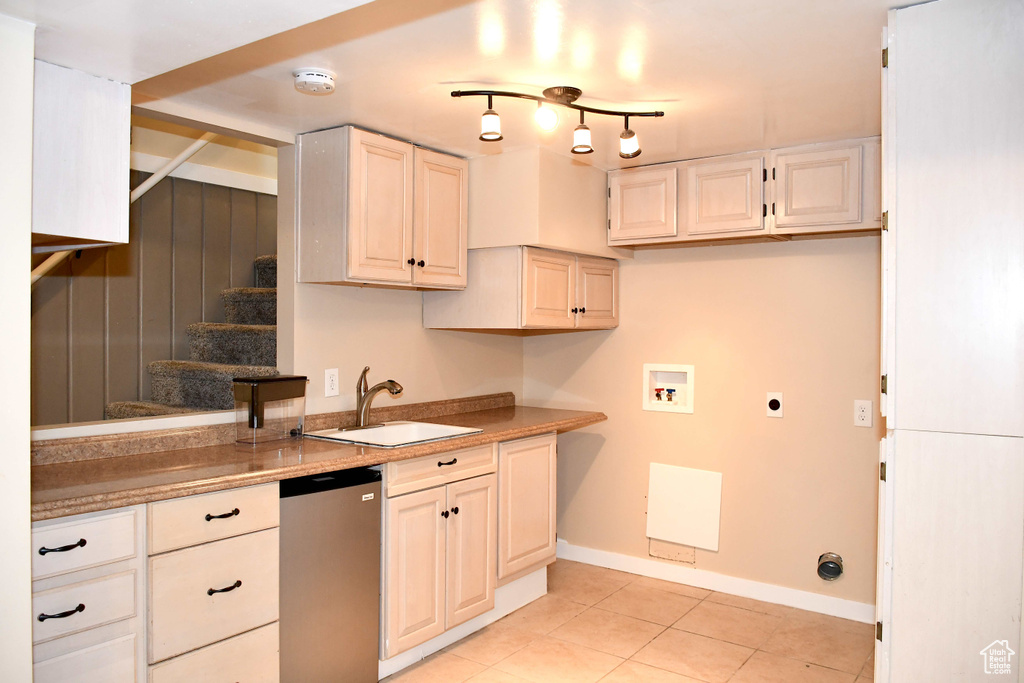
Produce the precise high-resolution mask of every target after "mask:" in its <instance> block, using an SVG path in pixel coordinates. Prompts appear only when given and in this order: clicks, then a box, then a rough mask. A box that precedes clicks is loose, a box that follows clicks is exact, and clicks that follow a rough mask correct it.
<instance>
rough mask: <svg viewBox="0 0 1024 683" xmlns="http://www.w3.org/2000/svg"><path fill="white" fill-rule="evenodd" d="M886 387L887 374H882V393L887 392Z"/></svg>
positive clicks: (887, 382)
mask: <svg viewBox="0 0 1024 683" xmlns="http://www.w3.org/2000/svg"><path fill="white" fill-rule="evenodd" d="M888 389H889V376H888V375H882V393H883V394H888Z"/></svg>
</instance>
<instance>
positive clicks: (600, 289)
mask: <svg viewBox="0 0 1024 683" xmlns="http://www.w3.org/2000/svg"><path fill="white" fill-rule="evenodd" d="M573 308H575V309H576V327H577V328H579V329H595V330H597V329H607V328H611V327H617V326H618V324H619V262H618V261H615V260H613V259H604V258H590V257H587V256H577V257H576V305H575V306H574V307H573Z"/></svg>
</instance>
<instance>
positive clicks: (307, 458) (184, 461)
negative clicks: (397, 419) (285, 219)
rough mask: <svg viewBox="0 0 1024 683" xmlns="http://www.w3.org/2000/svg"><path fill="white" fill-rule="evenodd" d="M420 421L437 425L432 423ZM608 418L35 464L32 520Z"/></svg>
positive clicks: (500, 419) (553, 414)
mask: <svg viewBox="0 0 1024 683" xmlns="http://www.w3.org/2000/svg"><path fill="white" fill-rule="evenodd" d="M423 405H427V404H423ZM405 419H410V418H408V417H406V418H405ZM420 419H426V420H427V421H430V418H429V417H423V418H420ZM606 419H608V418H607V416H605V414H604V413H599V412H589V411H579V410H558V409H553V408H529V407H524V406H516V405H510V406H503V407H495V408H489V409H486V410H475V411H472V412H459V413H452V414H447V415H444V416H443V417H435V418H434V419H433V421H435V422H440V423H443V424H451V425H458V426H463V427H480V428H482V429H483V432H481V433H478V434H471V435H468V436H464V437H459V438H455V439H448V440H445V441H434V442H431V443H424V444H418V445H414V446H406V447H404V448H370V447H364V446H354V445H350V444H340V443H334V442H330V441H322V440H318V439H311V438H303V439H291V440H286V441H274V442H269V443H267V444H264V445H261V446H257V447H255V448H254V447H252V446H243V445H237V444H233V443H231V444H220V445H210V446H201V447H193V448H178V449H177V450H164V451H157V452H148V453H135V454H130V455H116V456H113V457H91V458H88V459H81V460H74V459H71V460H65V461H62V462H51V463H45V464H35V465H33V466H32V519H33V521H37V520H42V519H51V518H54V517H64V516H67V515H75V514H79V513H82V512H92V511H95V510H106V509H111V508H117V507H123V506H126V505H137V504H139V503H147V502H151V501H155V500H163V499H166V498H177V497H179V496H187V495H192V494H196V493H207V492H210V491H219V490H222V489H229V488H235V487H238V486H250V485H253V484H263V483H266V482H273V481H280V480H281V479H290V478H292V477H299V476H303V475H307V474H317V473H320V472H330V471H334V470H342V469H347V468H350V467H361V466H365V465H378V464H381V463H385V462H393V461H397V460H407V459H409V458H416V457H419V456H424V455H432V454H434V453H444V452H447V451H454V450H458V449H461V448H469V447H471V446H478V445H480V444H485V443H494V442H498V441H510V440H513V439H521V438H524V437H527V436H534V435H537V434H544V433H547V432H555V431H557V432H563V431H567V430H570V429H577V428H579V427H586V426H588V425H592V424H596V423H598V422H601V421H603V420H606ZM318 428H322V427H318ZM307 429H310V425H307Z"/></svg>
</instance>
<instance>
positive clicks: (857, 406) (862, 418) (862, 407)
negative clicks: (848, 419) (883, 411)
mask: <svg viewBox="0 0 1024 683" xmlns="http://www.w3.org/2000/svg"><path fill="white" fill-rule="evenodd" d="M871 408H872V406H871V401H854V402H853V426H854V427H870V426H871V423H872V422H873V420H872V419H871V418H872V409H871Z"/></svg>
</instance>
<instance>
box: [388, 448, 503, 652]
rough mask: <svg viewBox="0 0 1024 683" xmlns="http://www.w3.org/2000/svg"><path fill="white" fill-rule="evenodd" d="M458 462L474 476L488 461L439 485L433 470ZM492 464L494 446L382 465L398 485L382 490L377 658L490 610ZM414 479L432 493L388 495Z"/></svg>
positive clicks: (493, 542)
mask: <svg viewBox="0 0 1024 683" xmlns="http://www.w3.org/2000/svg"><path fill="white" fill-rule="evenodd" d="M484 458H486V460H484ZM460 462H462V463H464V464H469V467H468V468H466V469H463V470H461V473H462V476H465V475H466V474H467V473H469V472H472V471H478V468H479V467H480V466H481V465H482V463H483V462H488V463H489V467H487V469H489V473H488V474H482V475H478V476H473V477H469V478H463V479H459V478H458V477H459V476H460V475H459V474H453V475H449V474H445V475H442V476H445V477H448V476H451V477H455V478H456V480H455V481H451V483H446V484H443V485H436V484H437V481H436V479H435V478H434V476H433V475H434V471H437V472H444V471H445V470H444V468H445V467H457V466H458V465H459V463H460ZM391 465H405V468H399V467H392V466H391ZM420 465H423V467H420ZM496 467H497V462H496V455H495V446H494V445H493V444H489V445H487V446H483V447H479V448H476V449H467V450H465V451H454V452H451V453H444V454H441V455H439V456H431V457H426V458H417V459H416V460H411V461H406V462H403V463H389V465H388V466H386V468H385V480H387V479H388V478H389V474H392V475H397V476H396V477H395V478H396V479H398V480H399V481H398V482H396V483H398V487H397V488H396V487H395V486H390V485H389V484H386V486H387V488H386V489H385V490H386V491H387V492H388V494H387V495H388V496H389V497H388V498H387V500H386V502H385V505H384V547H383V562H382V566H383V571H384V585H383V590H382V594H383V595H382V600H383V606H382V616H383V619H382V623H381V630H382V636H381V658H382V659H386V658H388V657H393V656H395V655H396V654H398V653H400V652H404V651H405V650H408V649H409V648H411V647H414V646H416V645H419V644H420V643H423V642H425V641H427V640H430V639H431V638H433V637H435V636H438V635H440V634H441V633H443V632H444V631H446V630H447V629H450V628H453V627H454V626H457V625H459V624H461V623H463V622H465V621H467V620H469V619H471V618H473V617H475V616H478V615H480V614H483V613H484V612H487V611H489V610H491V609H492V608H493V607H494V590H495V583H496V577H497V574H496V569H495V562H496V559H495V555H496V551H497V547H496V544H497V541H496V537H497V526H496V525H497V478H496V475H495V474H494V471H495V469H496ZM430 468H433V470H431V469H430ZM401 469H406V470H407V472H406V473H407V474H408V475H410V476H403V474H402V473H401V471H400V470H401ZM389 471H390V472H389ZM452 472H459V470H452ZM417 474H418V476H417ZM417 482H418V484H419V486H420V487H423V486H429V488H422V489H421V490H415V491H412V492H409V493H404V494H402V495H393V494H394V492H395V491H397V490H408V489H409V488H416V487H417Z"/></svg>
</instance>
